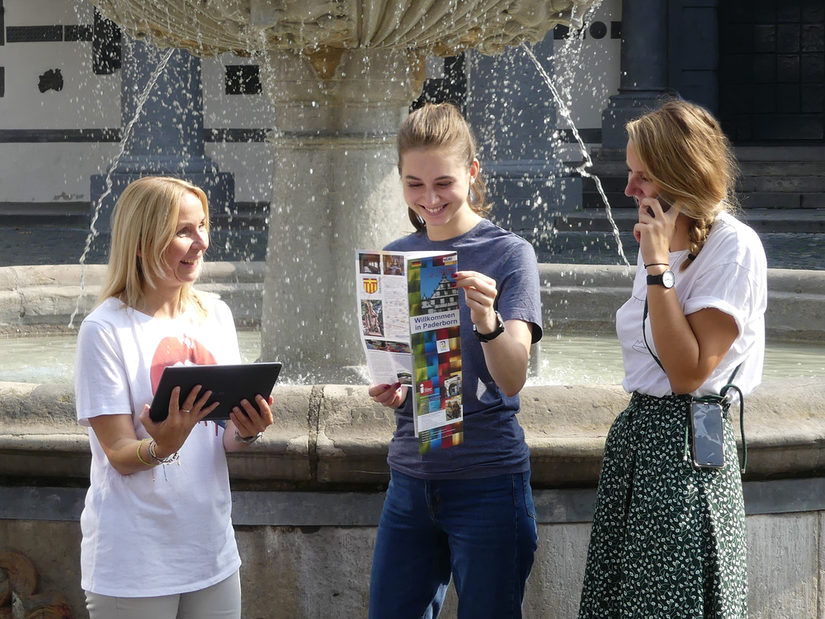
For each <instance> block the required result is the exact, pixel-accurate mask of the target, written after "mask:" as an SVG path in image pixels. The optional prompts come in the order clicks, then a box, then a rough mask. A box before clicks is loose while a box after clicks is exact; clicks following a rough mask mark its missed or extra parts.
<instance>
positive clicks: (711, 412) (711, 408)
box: [690, 402, 725, 469]
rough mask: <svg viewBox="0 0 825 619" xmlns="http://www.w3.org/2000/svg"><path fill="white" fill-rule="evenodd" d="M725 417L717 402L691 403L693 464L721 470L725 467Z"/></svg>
mask: <svg viewBox="0 0 825 619" xmlns="http://www.w3.org/2000/svg"><path fill="white" fill-rule="evenodd" d="M723 424H724V416H723V413H722V405H721V404H718V403H716V402H691V409H690V427H691V430H692V434H693V464H694V465H696V466H697V467H700V468H710V469H721V468H722V467H723V466H724V465H725V442H724V426H723Z"/></svg>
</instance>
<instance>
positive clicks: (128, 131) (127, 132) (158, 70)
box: [68, 48, 176, 329]
mask: <svg viewBox="0 0 825 619" xmlns="http://www.w3.org/2000/svg"><path fill="white" fill-rule="evenodd" d="M175 51H176V50H175V49H174V48H169V49H167V50H166V51H165V52H164V53H163V55H162V56H161V58H160V61H159V62H158V64H157V66H156V67H155V70H154V71H153V72H152V75H151V76H150V77H149V80H148V81H147V82H146V86H145V87H144V89H143V92H141V93H140V96H139V97H138V98H137V106H136V108H135V113H134V115H133V116H132V118H131V120H130V121H129V122H128V123H127V124H126V127H125V128H124V130H123V137H122V138H121V140H120V148H119V150H118V152H117V155H115V158H114V159H113V160H112V164H111V165H110V166H109V169H108V170H107V172H106V190H105V191H104V192H103V194H102V195H101V196H100V198H98V200H97V202H96V203H95V206H94V212H93V213H92V221H91V223H90V224H89V234H88V236H87V237H86V245H85V247H84V248H83V253H82V254H81V256H80V266H81V271H80V294H79V295H78V297H77V301H76V303H75V308H74V311H73V312H72V315H71V316H70V317H69V325H68V326H69V328H70V329H71V328H73V327H74V318H75V316H77V314H78V312H79V311H80V300H81V299H82V298H83V295H84V293H85V292H86V256H87V254H88V253H89V250H90V249H91V247H92V242H93V241H94V239H95V237H97V234H98V232H97V229H96V228H95V224H96V223H97V219H98V217H99V216H100V209H101V207H102V205H103V201H104V200H105V199H106V198H107V197H108V196H109V195H110V194H111V193H112V173H113V172H114V171H115V168H116V167H117V165H118V163H119V162H120V158H121V157H123V153H124V152H125V151H126V145H127V144H128V143H129V138H130V137H131V136H132V130H133V128H134V126H135V123H136V122H137V121H138V119H139V118H140V114H141V112H142V111H143V106H144V105H145V104H146V101H147V100H148V99H149V95H150V94H151V92H152V88H154V86H155V84H156V83H157V81H158V78H159V77H160V75H161V74H162V73H163V70H164V69H165V68H166V65H167V64H168V62H169V58H171V57H172V54H174V53H175Z"/></svg>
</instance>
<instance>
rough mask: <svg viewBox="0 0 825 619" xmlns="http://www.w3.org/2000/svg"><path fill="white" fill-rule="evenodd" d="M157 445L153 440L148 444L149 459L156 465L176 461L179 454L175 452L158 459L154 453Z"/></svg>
mask: <svg viewBox="0 0 825 619" xmlns="http://www.w3.org/2000/svg"><path fill="white" fill-rule="evenodd" d="M157 446H158V444H157V443H156V442H155V439H152V441H151V442H150V443H149V457H150V458H151V459H152V460H153V461H154V462H155V463H156V464H171V463H172V462H175V461H177V459H178V458H180V453H179V452H177V451H176V452H175V453H173V454H172V455H169V456H166V457H165V458H160V457H159V456H158V454H157V453H156V452H155V447H157Z"/></svg>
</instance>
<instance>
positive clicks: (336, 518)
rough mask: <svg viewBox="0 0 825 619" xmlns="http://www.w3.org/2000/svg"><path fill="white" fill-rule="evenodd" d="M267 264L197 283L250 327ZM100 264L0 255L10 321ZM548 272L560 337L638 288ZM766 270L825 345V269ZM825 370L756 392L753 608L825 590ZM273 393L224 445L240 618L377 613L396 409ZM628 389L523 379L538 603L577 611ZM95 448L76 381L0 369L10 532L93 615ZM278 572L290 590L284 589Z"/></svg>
mask: <svg viewBox="0 0 825 619" xmlns="http://www.w3.org/2000/svg"><path fill="white" fill-rule="evenodd" d="M262 270H263V265H262V264H261V263H251V264H247V263H239V264H233V263H217V264H210V265H207V267H206V269H205V272H204V274H203V276H202V278H201V284H202V286H201V287H202V288H204V289H207V290H211V291H213V292H217V293H219V294H221V295H222V296H223V297H224V298H225V299H226V300H227V302H228V303H229V304H230V305H231V306H232V309H233V311H234V312H235V317H236V320H237V321H238V322H239V324H247V325H249V326H255V325H256V324H257V322H258V320H259V316H260V307H261V301H260V299H261V294H262V283H261V280H262V277H263V275H262ZM102 274H103V267H87V270H86V275H87V286H86V292H84V293H83V294H82V295H80V286H79V284H78V282H79V281H80V267H78V266H66V267H63V266H52V267H6V268H0V329H2V330H3V332H4V333H30V332H36V331H60V332H66V331H68V329H67V327H66V325H67V324H68V319H69V316H70V315H71V314H72V312H73V311H74V309H75V305H76V302H77V299H78V296H79V295H80V296H81V308H82V310H81V311H80V313H79V314H78V316H77V317H76V318H75V325H77V324H79V321H80V317H81V316H82V315H83V314H84V313H85V312H86V311H88V308H89V307H90V306H91V301H92V299H93V297H94V294H95V292H96V287H97V286H98V285H99V282H100V279H101V277H102ZM541 274H542V285H543V303H544V310H545V321H546V325H545V326H546V329H547V333H548V335H549V334H552V333H554V332H559V331H561V330H571V329H574V328H575V329H587V330H589V331H590V332H592V331H595V330H604V331H612V328H613V327H612V321H613V313H614V312H615V308H616V307H617V306H618V304H620V303H621V302H623V301H624V299H625V296H626V294H627V291H628V290H629V287H630V276H631V275H630V271H629V270H628V269H625V268H623V267H581V266H570V265H541ZM769 277H770V282H769V286H770V287H771V297H770V307H769V319H768V322H769V330H770V331H773V332H775V333H777V334H784V335H786V336H791V335H793V334H804V333H808V334H809V335H810V337H815V338H818V340H819V341H822V340H823V332H824V331H825V330H823V328H822V327H823V324H822V322H823V312H822V309H821V308H822V307H823V304H822V301H823V297H824V296H825V291H824V290H823V281H825V277H823V273H822V272H808V271H787V272H785V271H782V272H777V271H772V272H771V273H770V275H769ZM803 289H804V290H805V292H804V293H803V292H801V291H802V290H803ZM797 291H799V292H797ZM551 321H552V322H551ZM548 339H549V338H548ZM823 382H824V381H822V379H821V378H819V379H796V380H783V381H781V382H766V383H765V384H763V385H762V386H761V387H760V388H759V389H758V390H757V391H756V392H755V393H754V394H752V395H750V396H748V398H747V399H746V432H747V439H748V446H749V468H748V472H747V475H746V476H745V480H746V482H745V501H746V509H747V513H748V519H747V522H748V540H749V541H748V543H749V548H748V553H749V557H750V561H749V582H750V590H751V599H750V616H751V617H754V618H756V619H768V618H770V619H782V618H786V617H787V618H788V619H790V618H796V617H803V616H814V615H815V613H816V610H815V609H816V608H818V607H819V606H818V604H819V601H818V600H820V599H822V598H825V590H823V589H822V588H821V587H820V586H819V585H810V584H809V583H811V582H818V581H817V575H818V574H819V567H818V566H819V565H820V564H821V561H822V558H823V557H825V549H823V548H818V547H817V544H810V540H811V539H819V538H820V535H821V530H822V529H823V528H825V502H823V501H822V500H821V497H822V496H823V495H822V491H823V489H825V450H824V449H823V448H822V445H823V444H825V414H824V413H825V384H823ZM274 395H275V406H274V409H273V411H274V414H275V417H276V420H275V424H274V425H273V426H271V427H270V428H269V429H268V430H267V432H266V433H265V435H264V437H263V439H262V440H261V441H260V442H259V443H258V444H256V445H253V446H252V447H251V449H250V450H249V451H248V452H245V453H242V454H230V455H229V469H230V477H231V482H232V488H233V520H234V522H235V527H236V531H237V538H238V543H239V548H240V552H241V556H242V559H243V562H244V565H243V566H242V568H241V578H242V580H243V582H244V583H245V584H244V594H245V597H244V610H245V616H267V617H274V618H280V617H284V618H286V617H290V618H291V617H330V618H336V617H342V618H343V617H354V616H364V615H365V613H366V610H365V609H366V605H367V595H368V583H369V578H368V576H367V575H368V574H369V566H370V561H371V551H372V544H373V543H374V539H375V531H376V526H377V522H378V515H379V513H380V509H381V501H382V498H383V497H382V491H383V489H384V488H385V486H386V482H387V479H388V467H387V464H386V454H387V448H388V445H389V441H390V438H391V436H392V431H393V428H394V419H393V413H392V411H390V410H388V409H386V408H384V407H381V406H378V405H376V404H374V403H373V402H372V401H371V400H370V399H369V397H368V395H367V387H366V386H363V385H357V386H351V385H338V384H323V383H319V384H314V385H279V386H278V387H276V390H275V394H274ZM627 401H628V396H627V394H626V393H624V391H623V390H622V389H621V387H620V386H618V385H580V386H576V385H565V386H528V387H526V388H525V389H524V390H523V392H522V409H523V410H522V412H521V414H520V420H521V424H522V425H523V427H524V429H525V434H526V437H527V442H528V444H529V446H530V450H531V460H532V468H533V486H534V489H535V500H536V508H537V516H538V524H539V539H540V544H539V550H538V553H537V555H536V564H535V566H534V569H533V574H532V575H531V578H530V580H529V581H528V586H527V592H526V596H525V603H524V610H525V617H559V618H562V619H564V618H567V617H570V618H572V617H575V616H576V610H577V607H578V593H579V590H580V587H581V578H582V573H583V570H584V559H585V556H586V552H587V540H588V536H589V530H590V525H589V521H590V520H591V519H592V504H593V497H594V487H595V485H596V482H597V479H598V473H599V468H600V465H601V457H602V449H603V446H604V440H605V436H606V434H607V430H608V428H609V427H610V424H611V423H612V421H613V419H614V418H615V416H616V414H618V412H619V411H621V410H622V409H623V407H624V406H625V405H626V403H627ZM734 427H736V426H734ZM737 433H738V430H737ZM89 460H90V454H89V446H88V435H87V432H86V430H85V429H84V428H81V427H80V426H78V425H77V423H76V421H75V410H74V395H73V393H72V389H71V386H70V385H68V384H65V383H64V384H39V385H38V384H31V383H10V382H0V479H2V480H4V481H3V483H2V484H0V538H5V539H9V540H17V541H16V542H15V543H16V544H17V546H18V548H19V549H20V550H22V551H24V552H25V553H26V554H27V555H28V556H29V557H30V558H32V560H34V561H35V562H36V563H37V564H38V566H40V567H41V576H42V578H43V583H44V584H43V587H44V589H47V590H58V591H61V592H64V593H65V594H66V595H67V596H68V597H69V599H70V601H71V603H72V606H73V609H74V611H75V613H76V615H75V616H78V617H82V616H85V614H84V612H83V610H82V609H83V593H82V591H80V588H79V582H78V581H79V577H78V575H77V564H78V561H79V558H78V554H79V524H78V518H79V514H80V510H81V509H82V502H83V495H84V492H85V486H86V485H87V484H88V472H89ZM319 575H320V576H319ZM273 580H277V582H283V583H293V586H285V587H272V582H273ZM800 583H808V584H805V586H800ZM455 608H456V600H455V596H454V594H453V593H452V591H451V592H450V594H449V595H448V598H447V603H446V608H445V616H447V617H449V616H455V614H454V613H455ZM274 609H277V610H274Z"/></svg>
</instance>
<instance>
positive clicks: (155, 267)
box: [75, 177, 272, 619]
mask: <svg viewBox="0 0 825 619" xmlns="http://www.w3.org/2000/svg"><path fill="white" fill-rule="evenodd" d="M208 246H209V208H208V205H207V200H206V195H205V194H204V192H203V191H202V190H201V189H199V188H198V187H195V186H193V185H191V184H189V183H187V182H185V181H182V180H178V179H175V178H162V177H145V178H142V179H139V180H137V181H135V182H133V183H132V184H130V185H129V186H128V187H127V188H126V190H125V191H124V192H123V195H122V196H121V197H120V200H119V201H118V204H117V207H116V210H115V214H114V219H113V225H112V245H111V252H110V257H109V265H108V270H107V276H106V282H105V283H104V285H103V289H102V292H101V295H100V298H99V302H98V305H97V307H96V308H95V309H94V310H93V311H92V312H91V313H90V314H89V315H88V316H87V317H86V319H85V320H84V321H83V323H82V325H81V326H80V331H79V333H78V341H77V353H76V363H75V392H76V400H77V417H78V421H79V423H80V424H82V425H84V426H88V427H89V428H90V432H89V443H90V446H91V450H92V466H91V474H90V480H91V484H90V487H89V490H88V492H87V494H86V503H85V507H84V509H83V513H82V515H81V519H80V524H81V529H82V533H83V541H82V544H81V574H82V575H81V585H82V587H83V589H84V590H85V591H86V605H87V609H88V611H89V616H90V617H91V619H102V618H106V619H113V618H114V619H132V618H134V619H137V618H143V617H153V618H160V619H166V618H168V619H175V618H176V617H177V618H183V617H191V618H196V617H197V618H199V619H201V618H210V617H222V618H227V617H235V618H238V617H240V616H241V588H240V579H239V571H238V570H239V567H240V563H241V561H240V556H239V555H238V549H237V546H236V543H235V535H234V531H233V529H232V522H231V519H230V511H231V497H230V492H229V475H228V471H227V465H226V456H225V452H226V451H235V450H239V449H243V448H244V447H246V446H248V445H249V444H251V443H252V442H254V441H255V440H256V439H257V438H258V437H259V436H260V435H261V433H262V432H263V431H264V429H266V427H267V426H269V425H270V424H272V412H271V410H270V404H271V402H272V399H271V397H269V398H264V397H262V396H261V395H258V396H257V398H256V401H255V402H248V401H246V400H244V401H242V402H241V403H240V406H236V407H234V408H233V409H232V411H231V413H230V420H229V421H227V422H226V424H225V427H222V426H221V425H218V424H216V423H214V422H201V419H203V417H205V416H206V415H207V414H209V412H211V411H212V409H213V408H214V407H215V406H216V405H217V403H213V402H210V395H211V392H210V391H203V392H202V391H201V387H200V386H196V387H194V388H193V389H192V390H191V392H189V393H188V394H185V396H186V397H185V399H184V400H183V405H182V406H180V407H179V406H178V401H179V395H180V394H179V391H180V388H179V387H176V388H175V389H173V391H172V397H171V398H170V400H169V403H168V416H167V417H166V419H164V420H163V421H161V422H158V423H155V422H153V421H152V420H151V419H150V417H149V404H150V403H151V401H152V396H153V393H154V392H155V389H156V388H157V384H158V381H159V380H160V375H161V373H162V371H163V368H165V367H167V366H171V365H187V364H199V365H203V364H214V363H221V364H228V363H231V364H237V363H240V354H239V350H238V340H237V334H236V332H235V326H234V323H233V320H232V314H231V312H230V310H229V308H228V307H227V306H226V304H225V303H223V302H222V301H220V300H219V299H217V298H215V297H212V296H208V295H205V294H202V293H199V292H197V291H196V290H194V289H193V287H192V286H193V284H194V282H195V280H196V279H197V277H198V275H199V273H200V270H201V265H202V263H203V255H204V252H205V251H206V249H207V247H208Z"/></svg>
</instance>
